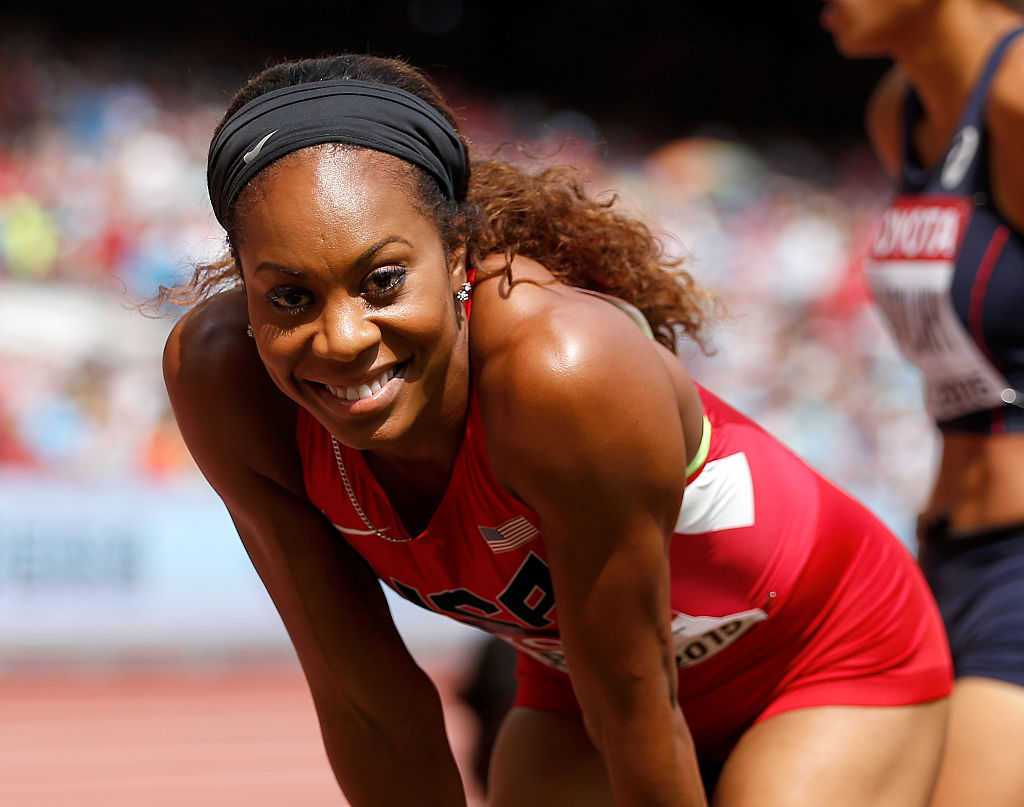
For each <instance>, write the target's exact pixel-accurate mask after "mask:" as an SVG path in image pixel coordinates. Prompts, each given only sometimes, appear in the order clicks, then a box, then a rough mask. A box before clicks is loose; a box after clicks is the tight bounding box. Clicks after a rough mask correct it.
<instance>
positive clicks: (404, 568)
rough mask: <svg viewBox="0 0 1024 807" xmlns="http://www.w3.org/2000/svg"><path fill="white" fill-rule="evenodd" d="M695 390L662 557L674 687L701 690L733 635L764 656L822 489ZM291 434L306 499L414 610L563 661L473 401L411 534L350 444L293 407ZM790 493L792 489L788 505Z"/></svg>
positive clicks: (533, 555)
mask: <svg viewBox="0 0 1024 807" xmlns="http://www.w3.org/2000/svg"><path fill="white" fill-rule="evenodd" d="M698 391H699V392H700V396H701V399H702V401H703V404H704V408H705V413H706V415H707V421H706V422H705V432H706V433H707V430H708V429H709V428H710V442H709V445H708V450H707V456H706V461H705V462H704V463H703V465H702V467H700V468H699V469H698V471H697V472H696V473H695V474H694V475H693V477H692V478H691V479H690V480H689V483H688V485H687V488H686V492H685V495H684V500H683V505H682V509H681V510H680V513H679V518H678V521H677V524H676V528H675V537H674V539H673V541H672V546H671V554H670V565H671V572H672V589H671V606H672V616H673V622H672V630H673V634H674V641H675V649H676V656H677V661H678V663H679V666H680V669H681V673H680V681H681V682H682V681H683V680H684V673H686V674H687V675H688V677H689V678H690V684H691V685H692V686H693V687H695V688H697V689H700V688H701V687H704V686H713V685H714V683H715V678H716V676H717V675H718V674H720V668H721V664H719V663H713V664H705V663H704V662H707V661H708V660H710V659H712V658H714V657H716V656H718V654H720V653H721V652H722V651H724V650H725V649H726V648H728V647H729V646H730V645H733V643H735V642H738V640H741V639H742V638H743V637H744V636H754V635H759V636H760V637H761V638H759V639H756V640H751V641H752V644H751V646H750V648H749V649H751V650H756V651H757V655H759V656H761V655H770V654H771V652H772V644H773V641H774V639H773V638H772V637H773V634H776V633H777V632H776V631H774V630H772V629H771V626H770V624H769V623H771V622H772V620H771V619H770V617H771V616H772V614H773V613H774V612H775V611H776V610H777V609H779V608H781V607H782V606H783V605H784V604H785V603H786V601H787V599H788V596H789V594H790V592H791V591H792V590H793V589H794V586H795V583H796V581H797V578H798V577H799V575H800V572H801V570H802V569H803V568H804V566H805V565H806V563H807V560H808V558H809V556H810V554H811V551H812V548H813V547H814V544H815V541H816V540H818V538H817V534H818V532H819V520H820V519H821V518H822V516H823V514H822V513H820V512H819V511H820V510H821V509H822V508H821V506H820V505H821V502H822V501H824V498H823V497H822V496H820V495H819V494H818V491H819V490H820V488H821V486H822V485H823V484H825V483H824V482H823V480H821V478H820V477H818V476H817V474H815V473H814V472H813V471H812V470H811V469H810V468H809V467H808V466H807V465H805V464H804V463H803V461H801V460H800V459H798V458H797V457H796V456H795V455H793V454H792V453H791V452H790V451H789V450H788V449H786V448H785V447H783V446H782V445H781V444H780V443H779V442H778V441H776V440H775V439H774V438H772V437H771V436H770V435H768V434H767V433H766V432H764V431H763V430H762V429H761V428H760V427H759V426H757V425H756V424H754V423H753V422H752V421H751V420H749V419H748V418H746V417H745V416H743V415H741V414H740V413H739V412H737V411H736V410H734V409H732V408H731V407H729V406H728V405H727V404H725V403H723V402H722V401H720V400H719V399H718V398H716V397H715V396H714V395H712V394H711V393H709V392H707V391H706V390H704V389H701V388H699V387H698ZM297 439H298V446H299V450H300V453H301V457H302V465H303V472H304V475H305V484H306V490H307V492H308V494H309V497H310V499H311V500H312V502H313V503H314V505H315V506H316V507H318V508H319V509H320V510H321V511H322V512H323V513H324V514H325V515H326V517H327V518H328V519H329V520H330V522H331V523H332V524H333V525H334V526H335V528H336V529H337V530H338V534H339V538H341V539H343V540H345V541H347V542H348V543H349V544H351V546H352V547H353V548H355V550H356V551H357V552H359V554H361V555H362V556H363V557H364V558H365V559H366V560H367V561H368V562H369V563H370V565H371V566H372V567H373V569H374V571H375V572H376V573H377V575H378V576H379V577H380V579H381V580H382V581H383V582H384V583H386V584H387V585H389V586H391V588H393V589H394V590H395V591H396V592H397V593H398V594H400V595H402V596H403V597H405V598H406V599H408V600H411V601H412V602H414V603H416V604H417V605H419V606H421V607H424V608H427V609H429V610H432V611H436V612H439V613H442V614H447V615H448V616H450V617H453V618H455V619H458V620H461V621H463V622H467V623H469V624H472V625H475V626H477V627H480V628H483V629H484V630H487V631H490V632H492V633H495V634H498V635H500V636H502V637H503V638H504V639H506V640H508V641H509V642H511V643H512V644H514V645H515V646H516V647H517V648H518V649H519V650H521V651H523V652H526V653H529V654H530V655H532V656H533V657H535V658H537V659H538V660H540V661H541V662H543V663H545V664H547V665H549V666H551V667H554V668H556V669H559V670H564V669H565V662H564V657H563V654H562V649H561V643H560V641H559V637H558V612H557V607H556V603H555V594H554V589H553V586H552V582H551V577H550V574H549V571H548V563H547V552H546V551H545V547H544V535H543V525H542V524H541V522H540V519H539V517H538V516H537V514H536V513H535V512H533V511H532V510H531V509H530V508H529V507H526V506H525V505H523V504H522V503H520V502H519V501H517V500H516V499H515V498H513V497H512V496H511V495H509V493H508V492H507V491H505V490H504V489H502V487H501V485H499V484H498V482H497V481H496V479H495V476H494V474H493V472H492V470H491V466H490V464H489V462H488V457H487V451H486V446H485V444H484V429H483V424H482V422H481V415H480V411H479V406H478V404H477V400H476V397H475V395H474V396H471V400H470V408H469V413H468V416H467V418H466V426H465V436H464V439H463V442H462V446H461V448H460V450H459V453H458V456H457V458H456V461H455V466H454V469H453V472H452V476H451V480H450V482H449V485H448V488H447V490H446V492H445V494H444V497H443V499H442V500H441V502H440V505H439V506H438V508H437V510H436V512H435V513H434V515H433V517H432V518H431V520H430V522H429V524H428V525H427V527H426V529H424V530H423V532H422V533H420V534H419V535H415V536H410V535H408V534H407V533H406V532H405V530H404V528H403V527H402V525H401V523H400V522H399V520H398V518H397V517H396V515H395V513H394V511H393V510H392V508H391V506H390V504H389V502H388V499H387V496H386V494H385V493H384V491H383V489H382V488H381V487H380V485H379V484H378V483H377V481H376V479H375V478H374V476H373V474H372V473H371V471H370V469H369V467H368V466H367V464H366V462H365V461H364V459H363V457H362V455H361V453H360V452H359V451H356V450H353V449H349V448H347V447H344V446H341V445H340V444H339V446H338V449H339V450H338V456H337V457H336V456H335V452H334V449H333V448H332V441H331V437H330V435H329V434H328V432H327V431H326V430H325V429H324V428H323V426H322V425H321V424H320V423H319V422H318V421H317V420H315V419H314V418H313V417H312V416H311V415H310V414H309V413H308V412H306V411H304V410H300V412H299V418H298V424H297ZM339 462H343V463H344V464H345V468H346V470H347V475H348V478H349V481H350V484H351V495H350V493H349V492H348V491H346V488H345V486H344V484H343V480H342V476H341V474H340V472H339V467H338V464H339ZM680 473H684V470H683V469H680ZM794 491H801V494H800V496H799V506H798V507H795V506H793V504H794V502H795V501H797V499H796V498H795V497H794ZM353 497H354V498H355V499H356V501H358V503H359V505H360V507H361V508H362V510H363V512H364V514H365V516H366V518H367V519H368V520H369V521H370V523H371V524H372V526H373V527H374V528H376V529H377V530H379V531H380V532H381V533H383V534H384V535H386V536H387V537H388V538H391V539H393V540H387V539H385V538H382V537H380V535H378V534H376V533H375V532H374V531H373V529H371V527H370V526H368V525H367V524H366V523H365V521H364V519H363V518H362V517H361V515H360V514H359V512H358V511H357V509H356V508H355V506H354V505H353V502H352V499H353ZM580 540H586V536H580ZM837 571H838V570H837ZM829 585H830V584H826V585H825V588H828V586H829ZM809 605H810V604H809ZM810 607H815V606H810ZM779 627H782V626H779ZM790 627H792V626H790ZM780 635H781V634H780ZM776 638H778V636H776ZM744 644H745V643H744V642H742V641H739V642H738V645H737V647H739V646H742V645H744ZM734 652H735V651H734ZM729 655H732V654H726V656H729ZM719 661H721V659H719Z"/></svg>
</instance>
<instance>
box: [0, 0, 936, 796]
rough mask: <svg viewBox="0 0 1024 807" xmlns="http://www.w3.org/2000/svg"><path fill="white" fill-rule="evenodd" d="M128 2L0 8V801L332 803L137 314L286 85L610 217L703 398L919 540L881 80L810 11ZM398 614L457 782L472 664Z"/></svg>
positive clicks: (206, 242)
mask: <svg viewBox="0 0 1024 807" xmlns="http://www.w3.org/2000/svg"><path fill="white" fill-rule="evenodd" d="M751 5H753V4H751ZM140 6H141V4H139V5H135V6H128V5H120V4H118V5H107V6H104V7H102V8H96V7H90V6H87V5H84V4H83V5H80V6H77V7H75V8H69V9H67V10H66V11H61V12H60V13H59V14H58V13H57V12H55V11H53V10H49V11H46V10H43V9H42V8H40V9H38V10H37V9H34V8H28V7H22V8H18V9H11V8H4V9H2V10H0V709H2V710H3V712H4V714H5V716H6V717H5V720H3V721H0V723H2V727H0V802H2V803H4V804H12V805H32V807H36V806H37V805H46V806H47V807H50V805H65V804H66V805H88V804H105V805H114V807H117V805H120V804H136V803H146V804H184V803H189V804H213V803H215V800H216V803H218V804H220V805H223V804H232V803H235V801H237V802H238V803H242V802H243V801H244V803H246V804H248V805H261V804H271V803H278V802H280V801H281V800H282V799H283V798H290V799H293V800H295V799H297V800H298V801H299V802H301V803H304V804H309V805H313V804H336V803H340V801H339V797H338V796H337V795H336V793H335V788H334V785H333V783H332V780H331V777H330V773H329V771H328V768H327V764H326V759H325V757H324V755H323V752H322V751H321V750H320V748H319V740H318V737H317V733H316V725H315V720H314V718H313V715H312V709H311V705H310V702H309V699H308V696H307V695H306V694H305V690H304V689H303V686H302V682H301V680H300V679H299V677H298V672H297V669H296V665H295V661H294V657H293V655H292V653H291V650H290V648H289V646H288V644H287V640H286V637H285V635H284V631H283V629H282V627H281V625H280V622H279V620H278V618H277V616H276V614H275V612H274V610H273V608H272V606H271V604H270V602H269V600H268V599H267V597H266V595H265V593H264V591H263V588H262V586H261V585H260V583H259V581H258V579H257V578H256V576H255V574H254V573H253V572H252V570H251V567H250V566H249V563H248V560H247V558H246V556H245V553H244V551H243V550H242V547H241V545H240V543H239V541H238V539H237V537H236V535H235V533H234V531H233V529H232V526H231V524H230V521H229V520H228V518H227V516H226V514H225V512H224V509H223V507H222V506H221V504H220V502H219V500H218V499H217V498H216V496H215V495H214V494H213V493H212V492H211V491H210V490H209V489H208V487H207V486H206V484H205V482H204V481H203V479H202V477H201V476H200V474H199V473H198V471H197V470H196V468H195V466H194V465H193V463H192V462H191V460H190V458H189V456H188V453H187V451H186V450H185V447H184V445H183V444H182V441H181V439H180V437H179V435H178V433H177V430H176V427H175V424H174V420H173V417H172V415H171V413H170V410H169V407H168V403H167V400H166V396H165V393H164V389H163V384H162V381H161V377H160V366H159V356H160V350H161V347H162V344H163V340H164V338H165V336H166V334H167V332H168V330H169V328H170V327H171V325H172V323H173V321H174V318H175V317H176V316H177V314H178V313H179V312H175V311H173V310H169V311H164V312H162V314H161V315H160V316H153V315H149V316H145V315H143V314H142V313H140V311H139V310H138V308H137V305H138V304H139V303H140V302H142V301H145V300H146V299H147V298H149V297H150V296H151V295H152V294H154V292H155V291H156V289H157V287H158V285H159V284H169V283H174V282H177V281H178V280H180V279H182V278H183V277H184V276H185V275H186V274H187V272H188V271H189V267H190V266H191V265H192V264H193V263H194V262H196V261H200V260H204V259H208V258H212V257H215V256H217V255H218V254H219V253H220V250H221V248H222V245H223V241H222V236H221V232H220V230H219V228H218V226H217V224H216V222H215V220H214V218H213V215H212V212H211V210H210V206H209V202H208V200H207V197H206V186H205V165H206V162H205V160H206V149H207V145H208V143H209V137H210V134H211V132H212V130H213V128H214V126H215V124H216V123H217V121H218V120H219V118H220V115H221V114H222V112H223V109H224V107H225V106H226V103H227V100H228V98H229V97H230V95H231V93H232V92H233V91H234V89H235V88H237V87H238V86H239V85H240V84H241V83H242V81H243V80H244V78H245V77H246V76H247V75H248V74H249V73H251V72H254V71H256V70H258V69H259V68H261V67H263V66H264V65H266V64H268V63H270V62H272V61H275V60H277V59H278V58H281V57H285V56H288V57H296V56H311V55H320V54H324V53H330V52H333V51H338V50H346V49H352V50H360V51H369V52H373V53H378V54H381V55H400V56H404V57H407V58H408V59H409V60H410V61H412V62H413V63H414V64H416V65H418V66H420V67H422V68H424V69H426V70H427V71H428V72H429V73H430V74H431V75H432V76H433V77H434V78H435V79H436V80H438V81H439V83H440V84H441V85H442V87H443V88H444V89H445V90H446V91H447V93H448V94H449V97H450V99H451V100H452V101H453V102H454V104H453V105H454V106H455V108H456V110H457V112H458V114H459V115H460V116H461V119H462V122H463V125H464V128H465V131H466V132H467V133H468V135H469V136H470V138H471V140H472V141H473V143H474V145H475V147H476V149H477V154H478V155H479V154H487V153H490V152H492V151H493V150H494V149H496V148H498V147H500V146H502V144H506V143H523V144H525V145H526V146H527V149H526V152H527V153H528V154H529V155H531V156H530V158H529V160H530V162H531V164H533V165H535V166H540V165H541V164H544V163H545V162H566V161H568V162H572V163H573V164H575V165H577V166H578V167H579V168H580V170H581V171H582V172H584V173H585V175H586V177H587V184H588V187H589V188H590V189H591V190H592V191H593V192H594V193H608V192H611V191H612V190H615V191H618V192H619V193H620V195H621V200H622V204H623V205H624V206H626V207H627V208H628V209H631V210H634V211H636V212H638V213H640V214H642V215H643V216H645V217H646V218H647V220H648V221H649V222H650V223H651V224H652V226H653V227H654V228H655V229H656V230H658V231H659V232H661V233H663V234H664V237H665V240H666V243H667V244H668V246H669V248H670V249H672V250H673V251H676V252H678V253H680V254H684V255H685V256H687V259H688V261H689V268H690V271H691V272H692V273H693V274H694V275H695V276H696V277H697V278H698V280H700V281H701V282H702V283H704V284H705V285H707V286H709V287H710V288H711V289H712V290H714V291H715V292H717V293H718V294H719V295H720V297H721V299H722V301H723V302H724V304H725V307H726V309H727V315H726V316H725V317H723V319H722V320H721V321H720V322H719V323H718V324H717V325H716V326H715V327H714V329H713V330H712V331H711V335H712V344H713V347H714V349H715V352H714V355H712V356H710V357H704V356H702V355H700V354H699V352H698V351H696V350H694V349H692V348H687V349H686V350H685V351H684V353H685V360H686V361H687V362H688V364H689V365H690V367H691V368H692V372H693V375H694V376H695V377H696V378H697V380H699V381H701V382H702V383H704V384H706V385H707V386H709V387H710V388H712V389H713V390H715V391H716V392H718V393H719V394H720V395H722V396H723V397H725V399H726V400H728V401H730V402H731V403H733V404H734V405H735V406H737V407H738V408H739V409H741V410H742V411H744V412H746V413H748V414H750V415H752V416H753V417H754V418H756V419H757V420H758V421H759V422H760V423H762V424H763V425H764V426H765V427H766V428H768V429H769V430H770V431H772V432H774V433H775V434H776V435H777V436H779V437H780V438H782V439H783V440H784V441H785V442H787V443H788V444H789V445H790V446H792V447H793V448H794V449H795V450H796V451H797V452H798V453H799V454H800V455H802V456H803V457H804V458H805V459H806V460H807V461H808V462H809V463H810V464H811V465H813V466H815V467H816V468H818V469H819V470H821V471H822V472H823V473H825V474H826V475H827V476H829V477H830V478H832V479H833V480H835V481H837V482H839V483H840V484H841V485H843V486H845V487H846V488H847V489H849V490H850V491H852V492H853V493H855V494H856V495H858V496H859V497H860V498H862V499H863V500H864V501H865V502H866V503H867V504H868V505H870V506H871V507H872V508H873V509H874V510H875V511H876V512H878V513H879V514H880V515H881V516H882V518H883V519H884V520H885V521H886V522H887V523H888V524H889V525H890V526H891V527H892V528H893V529H894V530H895V531H896V532H897V533H898V534H899V535H900V536H901V537H902V538H903V539H904V540H905V541H906V542H907V543H908V545H912V541H913V538H912V532H913V516H914V513H915V511H916V509H917V507H918V506H919V504H920V501H921V498H922V496H923V495H924V493H925V491H926V489H927V486H928V483H929V481H930V473H931V472H930V468H931V467H932V460H933V458H934V454H935V442H934V437H933V434H932V431H931V428H930V426H929V423H928V421H927V420H926V419H925V418H924V416H923V413H922V410H921V399H920V393H919V390H918V383H917V377H916V374H915V372H914V371H913V370H912V369H910V368H908V367H907V366H906V365H904V364H903V362H902V361H901V360H900V359H899V357H898V356H897V354H896V353H895V350H894V348H893V346H892V345H891V343H890V341H889V339H888V337H887V335H886V333H885V332H884V329H883V327H882V326H881V322H880V320H879V318H878V316H877V315H876V313H875V312H874V310H873V309H872V307H871V306H870V305H869V304H868V299H867V296H866V293H865V288H864V284H863V281H862V278H861V273H860V257H861V255H862V253H863V252H864V250H865V248H866V243H867V240H868V238H869V236H870V233H871V228H872V226H873V223H874V219H875V216H876V214H877V213H878V211H879V210H880V208H881V206H882V204H883V202H884V201H885V198H886V195H887V184H886V182H885V179H884V177H883V176H882V175H881V172H880V168H879V166H878V165H877V163H876V162H875V160H874V159H873V157H872V156H871V155H870V153H869V151H868V149H867V145H866V142H865V139H864V135H863V131H862V125H861V119H862V109H863V104H864V100H865V98H866V96H867V93H868V91H869V88H870V87H871V85H872V83H873V82H874V80H875V79H876V78H877V77H878V76H879V75H880V73H881V71H882V70H883V69H884V65H882V64H880V63H873V62H862V63H848V62H844V61H842V60H841V59H840V58H839V57H838V56H837V55H836V54H835V53H834V52H833V50H832V46H831V43H830V41H829V40H828V38H827V37H826V35H825V34H824V33H823V32H821V31H820V30H819V29H818V26H817V20H816V16H817V13H818V6H817V4H814V3H806V4H804V3H799V4H778V3H771V4H768V3H766V4H757V6H758V7H757V8H748V7H747V4H741V5H740V6H737V5H736V4H730V3H723V4H709V3H696V2H683V3H677V4H675V5H674V6H673V7H671V8H669V7H666V6H663V4H660V3H657V4H655V3H651V4H645V3H642V2H641V3H631V4H619V3H611V2H599V1H598V2H591V3H588V4H579V3H572V2H566V1H565V0H550V1H549V2H546V3H543V4H540V3H533V4H531V3H519V4H517V5H516V6H514V7H509V6H506V5H502V6H498V5H493V6H492V5H491V4H471V3H469V2H463V0H409V1H408V2H399V1H398V0H382V1H381V2H377V3H373V4H367V6H368V7H363V6H361V5H356V4H353V3H348V2H334V3H329V4H328V3H322V2H312V1H311V0H293V2H291V3H289V4H287V5H286V6H276V7H273V8H271V7H265V6H263V5H261V4H259V3H250V4H244V3H240V2H236V1H234V0H233V1H232V2H223V3H218V4H216V6H214V5H212V4H199V3H189V2H183V3H179V4H176V5H174V6H162V7H160V8H142V7H140ZM158 11H159V12H160V13H162V14H163V19H161V20H159V21H154V16H153V15H154V13H156V12H158ZM502 154H504V155H505V156H508V157H510V158H515V159H527V158H526V157H525V156H524V155H523V154H522V153H520V152H517V151H514V150H509V149H507V148H506V149H505V150H504V151H503V152H502ZM395 613H396V619H397V621H398V622H399V624H400V627H401V629H402V631H403V634H404V635H405V636H406V638H407V640H408V642H409V644H410V646H411V647H412V648H413V650H414V652H415V653H416V655H417V656H418V657H419V658H420V659H421V660H422V662H423V664H424V666H426V667H427V669H428V670H429V671H430V672H431V673H432V674H433V675H434V676H435V678H436V679H437V680H438V682H439V684H440V686H441V689H442V693H443V695H444V697H445V700H446V703H447V704H448V706H449V719H450V721H451V727H452V732H453V737H454V738H455V743H456V746H457V748H458V749H460V751H459V753H460V756H461V757H465V753H466V748H468V745H469V744H470V743H471V742H472V738H473V733H474V731H475V727H474V725H473V722H472V719H471V718H470V717H469V715H468V713H467V712H466V711H465V708H464V707H463V706H461V705H460V703H459V701H458V699H457V698H456V697H455V692H456V691H457V689H458V687H459V686H460V684H461V681H462V678H463V677H464V672H463V671H464V669H465V667H466V665H467V663H468V662H469V660H470V659H471V657H472V654H473V653H475V652H476V649H477V647H478V644H479V637H478V635H477V634H476V633H475V632H473V631H471V630H470V629H461V628H458V627H456V626H453V625H450V624H448V623H446V622H445V621H444V620H442V619H440V618H438V619H434V618H431V617H430V615H428V614H425V613H423V612H416V611H414V610H413V609H411V607H407V606H406V604H405V603H403V602H398V603H395Z"/></svg>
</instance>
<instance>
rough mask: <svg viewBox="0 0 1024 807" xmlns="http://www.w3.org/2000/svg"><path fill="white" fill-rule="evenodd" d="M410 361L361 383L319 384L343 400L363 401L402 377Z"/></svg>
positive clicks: (391, 367)
mask: <svg viewBox="0 0 1024 807" xmlns="http://www.w3.org/2000/svg"><path fill="white" fill-rule="evenodd" d="M407 365H408V362H402V363H401V364H393V365H391V366H390V367H388V368H387V369H385V370H383V371H382V372H380V373H378V374H377V375H376V376H373V377H371V378H368V379H366V380H365V381H363V382H362V383H360V384H353V385H348V384H342V385H334V384H326V383H320V382H318V383H319V386H321V387H323V388H325V389H326V390H327V391H328V392H329V393H330V394H331V395H333V396H334V397H335V398H337V399H338V400H341V401H361V400H365V399H367V398H372V397H373V396H374V395H376V394H377V393H379V392H380V391H381V390H382V389H383V388H384V386H385V385H386V384H387V383H388V382H389V381H390V380H391V379H393V378H395V377H400V376H401V375H402V373H403V372H404V371H405V368H406V366H407Z"/></svg>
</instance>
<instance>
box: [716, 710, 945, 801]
mask: <svg viewBox="0 0 1024 807" xmlns="http://www.w3.org/2000/svg"><path fill="white" fill-rule="evenodd" d="M947 714H948V702H947V700H946V699H943V700H939V701H932V702H930V703H924V704H917V705H914V706H884V707H875V706H872V707H864V706H819V707H813V708H807V709H797V710H794V711H789V712H783V713H782V714H777V715H775V716H774V717H770V718H768V719H766V720H764V721H762V722H760V723H757V724H755V725H754V726H752V727H751V728H750V729H748V730H747V732H746V733H745V734H744V735H743V737H742V738H741V739H740V741H739V743H738V744H737V746H736V748H735V749H734V750H733V752H732V754H730V756H729V759H728V760H727V761H726V763H725V767H724V768H723V769H722V775H721V777H720V778H719V780H718V787H717V789H716V790H715V793H714V797H713V799H712V804H713V805H714V807H755V805H756V807H761V806H762V805H765V804H771V805H773V807H817V806H818V805H823V804H827V805H829V807H863V805H865V804H870V805H872V807H926V805H927V804H928V800H929V798H930V796H931V793H932V790H933V788H934V784H935V779H936V776H937V774H938V769H939V763H940V759H941V755H942V746H943V742H944V740H945V732H946V719H947Z"/></svg>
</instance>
